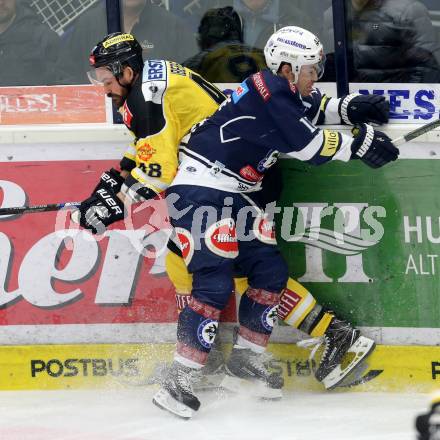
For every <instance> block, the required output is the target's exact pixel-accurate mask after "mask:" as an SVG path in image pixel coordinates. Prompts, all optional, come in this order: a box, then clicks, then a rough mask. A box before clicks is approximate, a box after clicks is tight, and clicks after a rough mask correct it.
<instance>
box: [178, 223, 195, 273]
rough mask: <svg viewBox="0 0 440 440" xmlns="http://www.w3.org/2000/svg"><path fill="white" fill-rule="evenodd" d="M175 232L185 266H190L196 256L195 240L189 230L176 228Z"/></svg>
mask: <svg viewBox="0 0 440 440" xmlns="http://www.w3.org/2000/svg"><path fill="white" fill-rule="evenodd" d="M174 230H175V232H176V235H177V239H178V240H179V243H180V251H181V252H182V257H183V259H184V261H185V264H186V265H187V266H188V264H189V263H190V261H191V258H192V257H193V255H194V240H193V238H192V235H191V233H190V232H189V231H188V230H186V229H183V228H174Z"/></svg>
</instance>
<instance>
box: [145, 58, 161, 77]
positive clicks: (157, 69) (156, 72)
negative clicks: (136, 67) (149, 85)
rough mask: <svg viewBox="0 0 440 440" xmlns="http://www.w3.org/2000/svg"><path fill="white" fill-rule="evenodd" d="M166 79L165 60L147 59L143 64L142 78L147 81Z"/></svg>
mask: <svg viewBox="0 0 440 440" xmlns="http://www.w3.org/2000/svg"><path fill="white" fill-rule="evenodd" d="M165 79H166V69H165V62H164V61H161V60H148V61H147V62H146V63H145V66H144V78H143V82H145V80H147V81H152V80H155V81H163V80H165Z"/></svg>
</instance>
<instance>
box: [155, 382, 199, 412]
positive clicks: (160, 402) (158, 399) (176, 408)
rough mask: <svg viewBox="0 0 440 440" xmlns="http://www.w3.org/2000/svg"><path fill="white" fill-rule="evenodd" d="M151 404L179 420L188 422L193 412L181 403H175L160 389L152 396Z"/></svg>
mask: <svg viewBox="0 0 440 440" xmlns="http://www.w3.org/2000/svg"><path fill="white" fill-rule="evenodd" d="M153 403H154V404H155V405H156V406H158V407H159V408H161V409H164V410H165V411H168V412H170V413H171V414H174V415H175V416H177V417H180V418H181V419H185V420H188V419H190V418H191V417H192V416H193V414H194V411H193V410H192V409H191V408H188V407H187V406H186V405H184V404H183V403H182V402H179V401H177V400H176V399H175V398H174V397H172V396H171V395H170V394H169V393H168V391H166V390H164V389H160V390H159V391H158V392H157V393H156V394H155V395H154V396H153Z"/></svg>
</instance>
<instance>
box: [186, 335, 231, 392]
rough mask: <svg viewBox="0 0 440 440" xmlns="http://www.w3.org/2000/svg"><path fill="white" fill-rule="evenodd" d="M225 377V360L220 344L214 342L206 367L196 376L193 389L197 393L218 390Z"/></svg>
mask: <svg viewBox="0 0 440 440" xmlns="http://www.w3.org/2000/svg"><path fill="white" fill-rule="evenodd" d="M224 377H225V358H224V355H223V352H222V350H221V345H220V343H218V342H214V344H212V347H211V351H210V352H209V356H208V361H207V363H206V365H205V366H204V367H203V368H201V369H200V370H199V371H198V372H197V373H196V374H195V375H194V381H193V389H194V390H196V391H207V390H213V389H217V388H219V387H220V384H221V382H222V380H223V378H224Z"/></svg>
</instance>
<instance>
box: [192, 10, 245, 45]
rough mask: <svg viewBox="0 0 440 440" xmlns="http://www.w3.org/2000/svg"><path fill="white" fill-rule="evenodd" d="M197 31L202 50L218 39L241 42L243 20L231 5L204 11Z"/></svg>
mask: <svg viewBox="0 0 440 440" xmlns="http://www.w3.org/2000/svg"><path fill="white" fill-rule="evenodd" d="M198 32H199V35H198V41H199V45H200V48H201V49H202V50H205V49H208V48H209V47H211V46H212V45H214V44H215V43H218V42H219V41H226V40H238V41H240V42H241V43H242V42H243V22H242V20H241V17H240V15H238V13H237V12H236V11H235V10H234V8H233V7H232V6H226V7H224V8H214V9H209V10H208V11H206V12H205V14H204V15H203V17H202V19H201V21H200V25H199V29H198Z"/></svg>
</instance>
